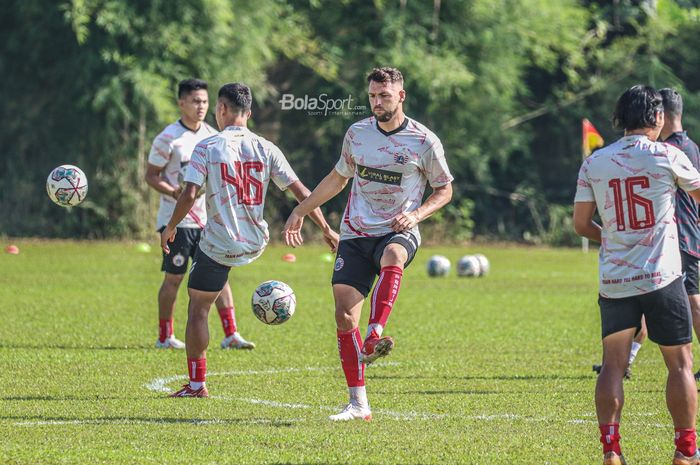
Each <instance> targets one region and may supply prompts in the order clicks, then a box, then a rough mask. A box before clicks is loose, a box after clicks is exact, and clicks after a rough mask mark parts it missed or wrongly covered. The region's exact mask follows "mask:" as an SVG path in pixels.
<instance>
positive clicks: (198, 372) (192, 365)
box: [187, 357, 207, 383]
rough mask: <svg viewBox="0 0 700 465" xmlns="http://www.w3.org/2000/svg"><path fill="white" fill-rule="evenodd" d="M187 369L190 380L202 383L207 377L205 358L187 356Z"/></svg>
mask: <svg viewBox="0 0 700 465" xmlns="http://www.w3.org/2000/svg"><path fill="white" fill-rule="evenodd" d="M187 369H188V370H189V372H190V381H194V382H195V383H203V382H204V381H206V378H207V358H206V357H202V358H189V357H188V358H187Z"/></svg>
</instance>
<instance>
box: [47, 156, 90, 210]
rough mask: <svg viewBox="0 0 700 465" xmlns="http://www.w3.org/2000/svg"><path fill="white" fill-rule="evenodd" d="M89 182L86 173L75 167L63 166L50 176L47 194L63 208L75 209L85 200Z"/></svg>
mask: <svg viewBox="0 0 700 465" xmlns="http://www.w3.org/2000/svg"><path fill="white" fill-rule="evenodd" d="M87 191H88V182H87V177H86V176H85V173H83V171H82V170H81V169H80V168H78V167H77V166H73V165H61V166H59V167H57V168H55V169H54V170H53V171H51V173H50V174H49V177H48V179H47V180H46V192H47V193H48V194H49V198H50V199H51V200H52V201H53V202H54V203H55V204H56V205H60V206H61V207H74V206H76V205H78V204H79V203H80V202H82V201H83V200H85V196H87Z"/></svg>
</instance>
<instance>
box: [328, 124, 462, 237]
mask: <svg viewBox="0 0 700 465" xmlns="http://www.w3.org/2000/svg"><path fill="white" fill-rule="evenodd" d="M335 170H336V171H338V173H340V174H341V175H342V176H344V177H346V178H353V180H352V190H351V193H350V198H349V199H348V204H347V207H346V208H345V212H344V214H343V222H342V224H341V226H340V239H341V240H345V239H354V238H357V237H378V236H384V235H386V234H389V233H392V232H394V230H393V228H392V226H391V224H392V220H393V219H394V218H395V217H396V216H397V215H399V214H401V213H404V212H412V211H414V210H415V209H417V208H418V207H419V206H420V204H421V202H422V201H423V194H424V193H425V188H426V186H427V184H430V186H431V187H441V186H444V185H446V184H449V183H450V182H452V180H453V177H452V175H451V174H450V170H449V168H448V166H447V160H446V159H445V152H444V150H443V148H442V143H441V142H440V139H438V137H437V136H436V135H435V134H433V132H432V131H430V130H429V129H428V128H426V127H425V126H423V125H422V124H420V123H419V122H417V121H415V120H413V119H411V118H409V117H408V116H406V117H405V118H404V120H403V123H402V124H401V126H399V127H398V128H397V129H395V130H393V131H391V132H386V131H384V130H383V129H382V128H381V127H380V126H379V125H378V124H377V120H376V118H375V117H369V118H367V119H364V120H362V121H358V122H357V123H355V124H353V125H352V126H350V128H349V129H348V131H347V132H346V134H345V138H344V140H343V148H342V152H341V156H340V159H339V160H338V163H337V164H336V165H335ZM406 232H408V233H411V234H412V235H413V236H415V238H416V240H417V241H418V244H420V233H419V231H418V225H417V224H416V225H414V226H413V227H411V228H409V229H407V230H406Z"/></svg>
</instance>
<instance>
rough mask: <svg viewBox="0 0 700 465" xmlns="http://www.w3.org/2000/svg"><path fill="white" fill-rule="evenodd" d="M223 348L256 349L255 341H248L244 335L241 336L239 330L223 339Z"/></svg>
mask: <svg viewBox="0 0 700 465" xmlns="http://www.w3.org/2000/svg"><path fill="white" fill-rule="evenodd" d="M221 348H222V349H247V350H252V349H255V343H254V342H250V341H246V340H245V339H243V336H241V335H240V334H239V333H238V331H236V332H235V333H233V334H231V335H230V336H228V337H225V338H224V340H223V341H221Z"/></svg>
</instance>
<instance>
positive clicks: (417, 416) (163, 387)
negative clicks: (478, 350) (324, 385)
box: [145, 362, 448, 420]
mask: <svg viewBox="0 0 700 465" xmlns="http://www.w3.org/2000/svg"><path fill="white" fill-rule="evenodd" d="M398 365H400V363H399V362H383V363H379V364H375V365H374V366H373V368H379V367H386V366H398ZM337 369H338V367H336V366H333V367H304V368H271V369H269V370H236V371H224V372H220V373H208V376H256V375H275V374H283V373H299V372H308V371H331V370H337ZM186 380H187V376H186V375H175V376H167V377H164V378H156V379H154V380H153V381H151V382H150V383H146V384H145V387H146V388H147V389H149V390H151V391H156V392H173V389H171V388H169V387H168V386H167V385H168V384H170V383H172V382H175V381H186ZM210 397H211V398H212V399H222V400H231V401H238V402H246V403H249V404H256V405H265V406H266V407H273V408H284V409H315V408H318V409H319V410H326V411H336V410H338V408H336V407H328V406H318V407H314V406H312V405H309V404H292V403H286V402H277V401H274V400H265V399H251V398H242V397H226V396H210ZM374 412H375V413H378V414H381V415H386V416H388V417H391V418H395V419H398V420H439V419H441V418H445V417H447V416H448V415H446V414H434V413H423V412H414V411H409V412H395V411H393V410H384V409H377V410H374Z"/></svg>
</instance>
